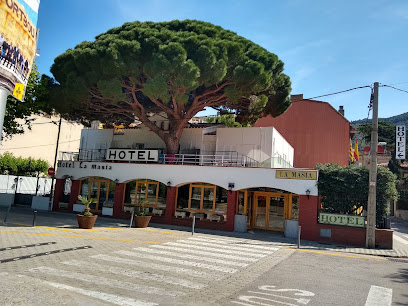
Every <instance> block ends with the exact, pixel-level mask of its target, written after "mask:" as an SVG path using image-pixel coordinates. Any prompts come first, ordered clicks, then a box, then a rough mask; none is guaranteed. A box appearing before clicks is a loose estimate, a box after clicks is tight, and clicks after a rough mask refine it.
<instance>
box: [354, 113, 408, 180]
mask: <svg viewBox="0 0 408 306" xmlns="http://www.w3.org/2000/svg"><path fill="white" fill-rule="evenodd" d="M357 130H358V132H359V133H360V134H361V135H362V136H363V139H364V141H366V142H368V143H369V142H370V140H371V124H369V123H366V124H361V125H359V126H358V127H357ZM395 140H396V139H395V125H394V124H392V123H390V122H387V121H378V141H379V142H386V143H387V149H392V152H391V160H390V161H389V162H388V168H389V169H390V170H391V172H392V173H394V174H396V175H397V177H398V178H399V179H401V177H402V171H401V161H400V160H397V159H396V158H395ZM405 154H406V156H407V155H408V148H406V152H405Z"/></svg>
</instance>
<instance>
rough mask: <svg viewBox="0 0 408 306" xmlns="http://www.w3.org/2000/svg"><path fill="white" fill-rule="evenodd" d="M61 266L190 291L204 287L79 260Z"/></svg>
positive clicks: (172, 278)
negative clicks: (82, 268) (84, 268)
mask: <svg viewBox="0 0 408 306" xmlns="http://www.w3.org/2000/svg"><path fill="white" fill-rule="evenodd" d="M63 264H65V265H70V266H75V267H87V268H90V269H92V270H94V271H99V272H110V273H112V274H118V275H123V276H129V277H134V278H138V279H145V280H153V281H156V282H160V283H166V284H171V285H179V286H182V287H186V288H190V289H202V288H204V287H206V285H204V284H200V283H195V282H191V281H188V280H185V279H181V278H176V277H171V276H166V275H162V274H155V273H151V272H142V271H135V270H133V269H132V270H129V269H123V268H119V267H107V266H106V265H99V264H95V263H92V264H90V263H88V262H85V261H80V260H70V261H64V262H63ZM147 266H148V268H149V269H150V266H149V265H147Z"/></svg>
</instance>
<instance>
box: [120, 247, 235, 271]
mask: <svg viewBox="0 0 408 306" xmlns="http://www.w3.org/2000/svg"><path fill="white" fill-rule="evenodd" d="M115 253H116V254H121V255H127V256H134V257H138V258H144V259H152V260H157V261H163V262H167V263H171V264H178V265H185V266H190V267H197V268H204V269H208V270H214V271H219V272H225V273H231V274H232V273H235V272H237V271H238V270H237V269H233V268H227V267H222V266H216V265H209V264H203V263H199V262H193V261H187V260H180V259H175V258H168V257H163V256H155V255H148V254H142V253H137V252H130V251H117V252H115Z"/></svg>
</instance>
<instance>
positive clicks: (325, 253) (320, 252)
mask: <svg viewBox="0 0 408 306" xmlns="http://www.w3.org/2000/svg"><path fill="white" fill-rule="evenodd" d="M283 249H284V250H292V251H299V252H309V253H318V254H324V255H331V256H339V257H348V258H357V259H365V260H374V261H384V260H386V259H377V258H367V257H362V256H354V255H344V254H336V253H329V252H322V251H314V250H303V249H295V248H283Z"/></svg>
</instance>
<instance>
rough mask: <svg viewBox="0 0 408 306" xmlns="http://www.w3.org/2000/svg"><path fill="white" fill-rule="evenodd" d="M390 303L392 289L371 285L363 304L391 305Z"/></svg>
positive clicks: (368, 305) (372, 305)
mask: <svg viewBox="0 0 408 306" xmlns="http://www.w3.org/2000/svg"><path fill="white" fill-rule="evenodd" d="M391 303H392V289H390V288H385V287H379V286H371V287H370V291H369V292H368V296H367V300H366V303H365V306H391Z"/></svg>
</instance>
